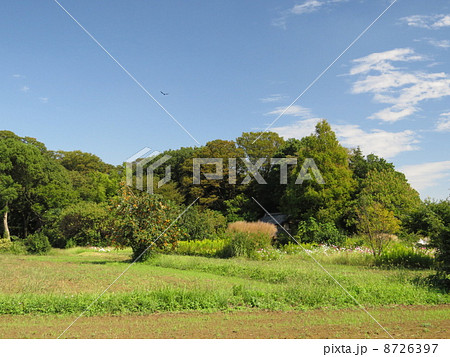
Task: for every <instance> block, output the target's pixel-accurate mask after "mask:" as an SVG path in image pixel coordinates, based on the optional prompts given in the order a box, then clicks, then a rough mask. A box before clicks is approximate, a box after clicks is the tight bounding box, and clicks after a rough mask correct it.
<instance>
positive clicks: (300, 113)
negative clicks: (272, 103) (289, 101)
mask: <svg viewBox="0 0 450 357" xmlns="http://www.w3.org/2000/svg"><path fill="white" fill-rule="evenodd" d="M286 108H287V107H277V108H275V110H273V111H271V112H269V113H266V114H265V115H281V114H283V112H284V114H283V115H290V116H294V117H302V118H305V119H310V118H311V116H312V114H311V110H310V109H308V108H305V107H302V106H301V105H291V106H290V107H289V108H287V109H286ZM285 110H286V111H285Z"/></svg>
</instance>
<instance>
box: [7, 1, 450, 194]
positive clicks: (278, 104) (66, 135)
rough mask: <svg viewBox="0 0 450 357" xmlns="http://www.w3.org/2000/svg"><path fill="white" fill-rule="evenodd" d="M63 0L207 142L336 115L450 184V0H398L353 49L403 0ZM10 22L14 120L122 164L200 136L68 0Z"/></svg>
mask: <svg viewBox="0 0 450 357" xmlns="http://www.w3.org/2000/svg"><path fill="white" fill-rule="evenodd" d="M59 2H60V4H61V5H62V6H63V7H64V8H66V10H67V11H68V12H69V13H70V14H71V15H72V16H73V17H74V18H75V19H76V20H77V21H79V23H80V24H81V25H83V26H84V27H85V29H86V30H87V31H89V32H90V33H91V34H92V35H93V36H94V37H95V38H96V39H97V40H98V41H99V43H101V44H102V45H103V46H104V48H105V49H106V50H107V51H108V52H109V53H110V54H111V55H112V56H113V57H114V58H115V59H116V60H117V61H118V62H119V63H120V64H121V65H122V66H123V67H124V68H125V69H126V70H127V71H129V73H130V74H131V75H132V76H134V78H135V79H136V80H137V81H138V82H139V83H140V84H141V85H142V86H143V87H144V88H145V89H146V90H147V91H148V93H149V94H150V95H152V96H153V97H154V98H155V99H156V100H157V101H158V102H159V103H160V104H161V106H163V107H164V108H165V109H166V110H167V112H168V113H170V115H172V117H173V118H175V119H176V120H177V121H178V122H179V123H181V124H182V125H183V126H184V127H185V128H186V130H187V131H188V132H189V133H190V134H191V135H192V137H194V138H195V140H197V141H198V142H199V143H200V144H204V143H206V142H207V141H209V140H213V139H216V138H222V139H234V138H236V137H238V136H239V135H240V134H241V133H242V132H244V131H259V130H264V129H266V128H267V126H268V125H269V124H271V123H272V122H273V121H274V120H275V119H276V118H277V117H278V116H279V114H280V113H282V112H283V111H285V113H284V115H282V116H281V117H280V118H279V119H278V120H277V121H276V122H275V123H274V124H273V126H272V127H271V130H273V131H276V132H278V133H280V134H281V135H283V136H285V137H298V138H300V137H301V136H304V135H308V134H310V133H311V132H312V130H313V128H314V125H315V123H316V122H317V121H318V120H319V119H320V118H325V119H327V120H328V121H329V122H330V123H331V125H332V127H333V128H334V130H335V131H336V133H337V134H338V138H339V140H340V141H341V142H342V143H343V144H344V145H345V146H347V147H355V146H358V145H359V146H361V148H362V149H363V151H364V152H365V153H366V154H368V153H371V152H374V153H376V154H378V155H381V156H383V157H385V158H387V159H388V160H389V161H392V162H393V163H394V164H395V165H396V167H397V169H399V170H401V171H403V172H404V173H405V174H406V175H407V177H408V179H409V180H410V182H411V183H412V185H413V186H414V187H415V188H416V189H417V190H418V191H419V192H420V193H421V196H422V197H423V198H425V197H428V196H429V197H433V198H446V197H447V196H448V195H449V178H450V157H449V151H450V150H449V149H450V141H449V138H450V137H449V136H450V135H449V134H450V63H449V59H450V3H449V2H448V1H446V0H429V1H422V0H398V1H397V2H395V3H394V4H393V5H392V6H391V7H390V8H389V10H387V11H386V13H385V14H384V15H383V16H382V17H380V19H379V20H378V21H376V22H375V23H374V24H373V26H372V27H370V29H369V30H368V31H367V32H366V33H365V34H364V35H363V36H362V37H361V38H360V39H359V40H358V41H357V42H356V43H355V44H354V45H353V46H351V47H350V48H349V49H348V50H347V51H346V52H345V53H343V54H342V52H343V51H344V50H345V49H346V48H347V46H348V45H349V44H350V43H351V42H352V41H353V40H354V39H355V38H356V37H357V36H358V35H360V34H361V32H362V31H363V30H364V29H366V28H367V27H368V26H369V25H370V24H371V23H372V22H373V21H374V20H375V19H376V18H377V17H378V16H379V15H380V14H381V13H382V12H383V11H384V10H385V9H386V8H387V7H388V6H389V5H390V4H391V3H392V1H388V0H299V1H266V0H258V1H256V0H255V1H214V0H208V1H205V0H203V1H195V0H194V1H181V0H180V1H156V0H154V1H138V0H127V1H125V0H120V1H119V0H108V1H106V0H89V1H88V0H76V1H75V0H60V1H59ZM0 30H1V33H2V36H1V37H0V48H1V50H2V51H1V54H2V55H1V63H2V66H1V69H0V75H1V78H2V80H1V81H0V91H1V94H2V101H1V103H2V105H1V106H0V128H1V129H6V130H12V131H14V132H16V133H17V134H18V135H21V136H31V137H35V138H37V139H38V140H40V141H42V142H44V143H45V144H46V145H47V147H48V148H49V149H52V150H76V149H79V150H83V151H87V152H91V153H94V154H96V155H98V156H100V157H101V158H102V159H103V160H105V161H106V162H109V163H113V164H119V163H121V162H123V161H125V160H126V159H127V158H128V157H129V156H131V155H133V154H134V153H136V152H137V151H139V150H141V149H142V148H143V147H151V148H152V149H155V150H159V151H162V150H165V149H169V148H179V147H182V146H195V145H197V143H196V142H195V141H194V139H193V138H192V137H191V136H190V135H188V134H187V133H186V132H185V131H183V130H182V129H181V128H180V126H179V125H178V124H177V123H175V121H174V120H173V118H171V117H170V115H169V114H168V113H167V112H165V111H164V110H163V109H162V108H161V107H160V106H159V105H158V104H157V103H156V102H155V101H154V100H153V99H152V98H151V97H150V96H149V95H148V94H147V93H145V92H144V90H143V89H142V88H140V87H139V85H138V84H137V83H135V82H134V81H133V80H132V79H131V78H130V77H129V76H128V75H127V74H126V73H125V72H124V70H123V69H122V68H120V67H119V65H118V64H117V63H115V62H114V61H113V60H112V59H111V58H110V57H108V55H107V54H106V53H105V52H104V51H103V50H102V49H101V48H100V47H99V45H98V44H96V43H95V42H94V41H93V40H92V39H91V38H89V36H88V35H87V34H86V33H85V32H83V30H82V29H81V28H80V27H79V26H78V25H77V24H76V23H75V22H74V21H73V20H72V19H71V18H70V17H69V16H68V15H67V14H66V13H65V12H64V11H63V10H62V9H61V7H59V6H58V4H57V3H56V2H55V1H53V0H39V1H36V0H22V1H13V0H9V1H4V2H3V3H2V10H1V11H0ZM341 54H342V56H341V57H340V58H339V59H338V60H337V61H336V62H335V63H334V64H333V66H331V67H330V68H329V70H328V71H326V73H324V74H323V76H321V77H320V78H319V79H318V80H317V81H316V82H315V84H314V85H313V86H312V87H310V88H309V89H308V90H307V91H306V92H305V93H304V94H303V95H302V96H301V98H299V99H298V101H296V102H295V103H293V101H294V100H295V99H296V98H297V97H298V96H299V95H300V94H301V93H302V92H303V91H304V90H305V88H307V87H308V85H310V84H311V83H312V82H313V81H314V80H315V79H316V78H317V77H318V76H319V74H320V73H322V72H323V71H324V69H326V68H327V67H328V66H329V65H330V64H331V63H332V62H333V61H334V60H335V59H336V58H337V57H338V56H339V55H341ZM160 91H163V92H168V93H169V95H167V96H163V95H162V94H161V93H160ZM288 106H289V108H288V109H287V110H285V109H286V108H287V107H288Z"/></svg>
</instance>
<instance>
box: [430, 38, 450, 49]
mask: <svg viewBox="0 0 450 357" xmlns="http://www.w3.org/2000/svg"><path fill="white" fill-rule="evenodd" d="M428 43H429V44H430V45H433V46H435V47H439V48H450V41H449V40H435V39H432V38H430V39H429V40H428Z"/></svg>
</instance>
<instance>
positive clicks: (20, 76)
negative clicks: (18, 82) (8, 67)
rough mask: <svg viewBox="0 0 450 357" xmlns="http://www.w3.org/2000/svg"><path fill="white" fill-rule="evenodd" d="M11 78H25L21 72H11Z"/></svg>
mask: <svg viewBox="0 0 450 357" xmlns="http://www.w3.org/2000/svg"><path fill="white" fill-rule="evenodd" d="M12 76H13V78H25V76H24V75H23V74H13V75H12Z"/></svg>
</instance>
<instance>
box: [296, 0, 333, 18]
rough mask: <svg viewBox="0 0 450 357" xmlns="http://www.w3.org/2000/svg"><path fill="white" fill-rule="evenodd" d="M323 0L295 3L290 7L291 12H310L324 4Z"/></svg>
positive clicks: (298, 13) (299, 13) (297, 13)
mask: <svg viewBox="0 0 450 357" xmlns="http://www.w3.org/2000/svg"><path fill="white" fill-rule="evenodd" d="M324 3H325V2H324V1H317V0H307V1H305V2H304V3H303V4H300V5H295V6H294V7H293V8H292V9H291V13H293V14H295V15H301V14H308V13H310V12H314V11H317V10H318V9H319V8H320V7H322V5H324Z"/></svg>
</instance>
